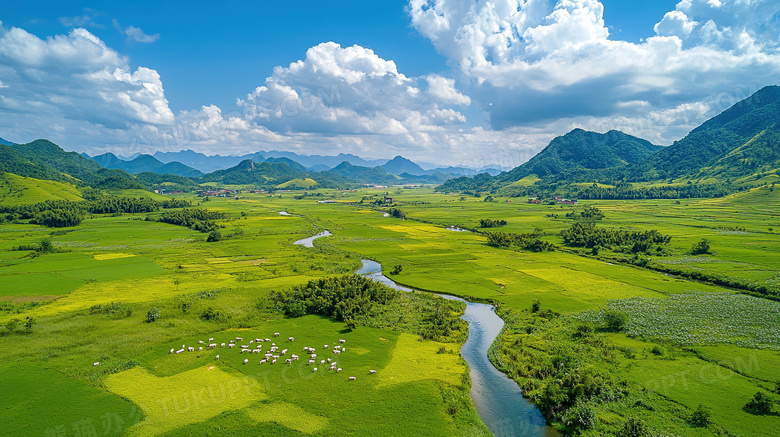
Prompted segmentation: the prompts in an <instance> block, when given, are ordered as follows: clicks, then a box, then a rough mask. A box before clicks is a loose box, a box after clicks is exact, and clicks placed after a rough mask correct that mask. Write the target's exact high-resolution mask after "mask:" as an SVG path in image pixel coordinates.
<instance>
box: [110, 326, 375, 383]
mask: <svg viewBox="0 0 780 437" xmlns="http://www.w3.org/2000/svg"><path fill="white" fill-rule="evenodd" d="M280 335H281V334H280V333H278V332H274V337H279V336H280ZM243 341H244V339H243V337H236V338H235V339H234V340H229V341H227V342H225V343H215V342H214V338H213V337H212V338H209V339H208V343H206V342H205V341H203V340H200V341H198V346H189V347H187V346H186V345H181V349H176V348H171V350H170V352H169V354H181V353H184V352H185V351H187V352H197V351H202V350H203V348H204V347H207V348H209V349H217V348H225V347H226V348H228V349H237V350H238V351H239V352H240V353H242V354H246V353H249V354H263V345H264V344H270V347H269V348H268V350H267V352H265V353H264V354H263V357H264V358H263V359H261V360H260V361H259V362H258V364H276V361H277V360H280V359H282V358H283V357H284V362H285V364H292V363H293V362H295V361H298V360H299V359H300V357H299V356H298V355H297V354H293V353H290V355H289V358H287V356H288V355H287V353H288V351H289V349H288V348H284V349H281V350H279V349H280V346H277V345H276V343H275V342H273V341H272V340H271V339H270V338H255V339H254V340H249V341H248V342H246V344H241V343H242V342H243ZM287 341H288V342H289V343H292V342H294V341H295V337H288V338H287ZM346 342H347V341H346V340H339V341H338V344H336V345H334V346H333V347H332V348H331V347H330V345H328V344H325V345H323V346H322V349H325V350H330V351H331V352H332V353H333V355H335V356H336V357H338V356H339V355H341V354H342V353H344V352H346V350H347V348H345V347H344V344H345V343H346ZM302 352H303V353H306V354H308V356H309V365H314V366H316V365H317V349H316V348H313V347H310V346H304V347H303V350H302ZM321 358H322V357H320V360H319V363H320V365H322V366H324V365H326V364H327V365H328V366H329V367H328V370H329V371H335V372H336V373H341V372H342V371H343V369H342V368H341V367H338V363H337V362H336V361H334V360H335V358H327V359H321ZM215 359H216V360H219V355H217V356H216V357H215ZM249 362H250V360H249V358H246V359H244V364H249ZM98 364H99V363H95V365H98ZM317 369H318V368H317V367H314V368H313V369H312V372H314V373H317ZM369 374H370V375H374V374H376V370H369ZM355 380H357V377H355V376H350V377H349V381H355Z"/></svg>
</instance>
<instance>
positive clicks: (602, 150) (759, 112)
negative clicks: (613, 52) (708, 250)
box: [0, 86, 780, 194]
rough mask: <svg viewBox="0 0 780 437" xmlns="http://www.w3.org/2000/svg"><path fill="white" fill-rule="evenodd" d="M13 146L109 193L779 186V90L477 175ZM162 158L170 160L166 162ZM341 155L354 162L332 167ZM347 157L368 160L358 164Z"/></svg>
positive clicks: (41, 143)
mask: <svg viewBox="0 0 780 437" xmlns="http://www.w3.org/2000/svg"><path fill="white" fill-rule="evenodd" d="M6 143H8V142H7V141H5V140H2V139H0V171H2V172H8V173H13V174H17V175H19V176H26V177H31V178H36V179H46V180H53V181H60V182H68V183H71V184H73V185H76V186H78V187H93V188H103V189H106V188H147V189H151V188H153V187H158V186H159V187H161V186H163V185H164V186H166V187H168V188H169V189H170V187H180V188H186V189H193V188H194V187H197V184H199V183H203V182H219V183H224V184H239V185H243V184H247V185H254V186H257V187H263V188H269V189H279V188H290V189H294V188H312V187H323V188H351V187H356V186H359V185H361V184H382V185H394V184H410V183H427V184H442V185H441V186H440V187H439V188H438V189H439V190H442V191H461V192H468V191H470V192H479V191H485V192H498V193H504V194H522V193H523V190H525V192H527V191H529V189H533V188H534V187H540V186H545V187H548V188H550V189H558V188H560V187H565V186H567V185H571V184H574V185H578V186H582V185H583V183H585V185H586V186H589V184H593V183H596V182H599V183H602V184H608V185H613V186H618V185H626V184H628V185H630V183H631V182H644V181H653V182H661V183H665V184H677V185H679V184H685V183H689V184H690V183H694V184H710V185H712V184H737V185H739V186H744V185H747V186H751V185H756V184H762V183H771V182H775V181H776V180H778V176H780V152H779V149H778V144H779V143H780V87H777V86H770V87H766V88H763V89H761V90H759V91H758V92H756V93H755V94H754V95H752V96H751V97H749V98H747V99H745V100H743V101H741V102H739V103H737V104H736V105H734V106H733V107H731V108H729V109H727V110H726V111H724V112H723V113H721V114H719V115H717V116H715V117H713V118H712V119H710V120H707V121H706V122H705V123H703V124H702V125H701V126H699V127H697V128H696V129H694V130H692V131H691V132H690V133H689V134H688V135H687V136H685V137H684V138H682V139H681V140H679V141H676V142H675V143H674V144H672V145H671V146H668V147H661V146H657V145H653V144H651V143H650V142H648V141H646V140H643V139H641V138H637V137H634V136H631V135H628V134H626V133H623V132H619V131H614V130H613V131H609V132H606V133H597V132H589V131H585V130H582V129H574V130H572V131H571V132H569V133H567V134H566V135H563V136H560V137H557V138H555V139H553V140H552V141H551V142H550V143H549V144H548V145H547V147H545V148H544V149H543V150H542V151H541V152H539V153H538V154H537V155H536V156H534V157H533V158H532V159H530V160H529V161H528V162H526V163H524V164H522V165H520V166H519V167H516V168H514V169H512V170H510V171H506V172H502V173H500V174H497V175H491V174H487V173H481V174H475V173H476V172H474V171H473V170H471V173H466V171H465V170H466V169H461V168H458V167H448V168H440V169H430V170H425V169H423V168H422V167H421V166H420V165H418V164H416V163H415V162H413V161H411V160H408V159H406V158H403V157H401V156H396V157H395V158H393V159H391V160H389V161H384V162H382V161H367V160H363V159H361V158H358V157H356V156H354V155H343V154H342V155H338V156H337V157H325V156H322V155H312V156H308V157H306V156H304V155H297V154H295V153H292V152H289V153H284V154H285V155H287V156H264V155H263V153H266V152H258V153H256V154H251V155H247V156H250V157H249V158H246V159H242V160H240V161H238V162H236V163H235V164H234V165H232V166H230V167H228V168H220V169H218V170H214V171H211V172H209V173H206V174H203V173H202V172H201V171H200V170H198V169H197V168H194V167H192V166H189V165H188V164H186V163H182V162H180V161H173V160H170V159H172V158H174V157H178V158H181V159H184V160H185V161H187V162H189V163H192V162H199V163H201V164H203V163H205V162H206V161H208V160H215V163H216V164H213V165H217V166H223V165H226V164H228V163H229V162H232V161H231V160H235V159H237V157H221V156H218V155H217V156H213V157H207V156H206V155H203V154H200V153H197V152H192V151H183V152H175V153H166V154H160V153H156V154H155V155H154V156H152V155H138V156H136V157H135V158H133V159H131V160H123V159H120V158H118V157H117V156H115V155H113V154H110V153H106V154H103V155H99V156H95V157H93V158H88V157H85V156H83V155H80V154H78V153H75V152H66V151H64V150H63V149H61V148H60V147H59V146H57V145H56V144H54V143H52V142H50V141H48V140H45V139H41V140H36V141H33V142H30V143H27V144H6ZM266 154H268V153H266ZM160 156H163V157H164V158H165V159H166V160H168V161H167V162H164V161H163V160H162V159H159V157H160ZM293 158H296V159H293ZM339 158H347V159H344V160H342V161H341V162H339V163H337V164H336V165H334V166H332V167H330V166H329V165H330V164H331V163H333V162H335V159H339ZM298 159H300V160H302V161H304V162H305V163H306V164H312V165H309V166H307V165H306V164H304V163H302V162H300V161H298ZM350 160H353V161H357V162H358V163H367V164H368V165H357V164H353V163H352V162H350ZM373 164H376V165H373ZM326 168H327V169H326ZM461 170H464V172H463V173H460V174H461V175H463V174H465V176H460V177H456V176H459V174H458V173H459V172H460V171H461ZM469 175H472V176H469ZM656 185H658V184H656ZM529 187H530V188H529ZM721 192H722V191H718V193H721Z"/></svg>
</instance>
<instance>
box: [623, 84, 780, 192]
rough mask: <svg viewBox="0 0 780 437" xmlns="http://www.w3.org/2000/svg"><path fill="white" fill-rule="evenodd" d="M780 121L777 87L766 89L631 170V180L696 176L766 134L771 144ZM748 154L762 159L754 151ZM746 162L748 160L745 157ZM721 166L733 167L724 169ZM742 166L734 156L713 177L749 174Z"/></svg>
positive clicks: (722, 163)
mask: <svg viewBox="0 0 780 437" xmlns="http://www.w3.org/2000/svg"><path fill="white" fill-rule="evenodd" d="M779 119H780V87H778V86H768V87H764V88H762V89H760V90H759V91H757V92H756V93H755V94H753V95H752V96H750V97H748V98H747V99H745V100H742V101H741V102H739V103H737V104H736V105H734V106H732V107H731V108H729V109H727V110H725V111H723V112H722V113H721V114H720V115H717V116H715V117H713V118H711V119H710V120H708V121H707V122H705V123H704V124H702V125H701V126H699V127H697V128H696V129H694V130H692V131H691V133H689V134H688V135H687V136H686V137H685V138H683V139H681V140H679V141H676V142H675V143H674V144H672V145H671V146H669V147H665V148H664V149H663V150H661V151H660V152H658V153H656V154H655V155H653V156H652V157H650V158H649V159H647V160H646V161H645V162H643V163H642V164H641V165H639V166H637V167H636V168H634V169H632V171H631V172H630V173H629V175H628V178H629V179H631V180H658V179H667V178H677V177H682V176H690V175H696V174H698V173H699V172H700V171H701V170H702V169H703V168H705V167H713V166H716V163H718V162H719V161H721V160H722V159H724V158H726V156H727V155H729V154H730V153H731V152H734V151H736V150H737V149H738V148H741V147H742V146H744V145H746V144H747V143H748V142H750V141H751V140H753V139H754V138H756V137H757V136H759V135H761V134H762V132H765V131H768V133H769V134H764V135H765V137H766V138H765V140H764V141H771V139H770V138H771V137H772V135H771V132H772V131H774V130H775V129H776V128H775V127H774V126H775V124H776V123H777V121H778V120H779ZM759 146H760V144H756V145H755V147H751V148H752V149H754V151H753V152H748V155H751V156H753V154H755V156H756V157H758V156H763V155H762V153H763V152H759V151H758V150H755V148H756V147H759ZM740 155H741V156H745V158H746V159H749V157H748V156H747V155H742V154H740ZM724 165H730V166H735V168H732V169H726V168H725V167H724ZM752 165H755V166H758V163H755V164H750V165H747V166H745V165H744V162H742V161H740V160H739V158H737V157H736V156H734V157H732V158H729V159H728V160H726V161H722V162H720V164H718V165H717V167H719V170H717V171H716V173H713V174H718V173H720V174H741V175H745V173H746V172H750V170H751V168H750V167H751V166H752ZM756 168H758V167H756Z"/></svg>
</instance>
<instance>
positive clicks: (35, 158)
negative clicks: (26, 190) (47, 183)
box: [0, 140, 143, 189]
mask: <svg viewBox="0 0 780 437" xmlns="http://www.w3.org/2000/svg"><path fill="white" fill-rule="evenodd" d="M0 147H3V148H7V149H3V150H4V152H0V153H2V154H3V155H4V157H7V158H9V159H10V161H9V162H8V163H6V162H5V161H6V160H5V159H3V160H2V161H3V163H2V164H0V170H3V171H8V172H10V173H14V174H18V175H20V176H28V177H34V178H36V179H45V180H54V181H67V182H71V183H74V184H76V185H79V186H90V187H93V188H112V189H125V188H143V186H142V185H141V184H140V183H138V181H137V180H135V178H133V177H132V176H131V175H129V174H127V173H126V172H124V171H121V170H110V169H106V168H103V167H101V166H100V164H98V163H97V162H95V161H92V160H91V159H87V158H85V157H83V156H81V155H80V154H78V153H75V152H66V151H64V150H62V149H61V148H60V147H59V146H58V145H56V144H54V143H52V142H51V141H49V140H35V141H33V142H30V143H27V144H14V145H13V146H0ZM9 149H10V150H12V151H13V152H9Z"/></svg>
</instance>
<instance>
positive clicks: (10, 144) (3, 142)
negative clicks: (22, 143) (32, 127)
mask: <svg viewBox="0 0 780 437" xmlns="http://www.w3.org/2000/svg"><path fill="white" fill-rule="evenodd" d="M0 144H2V145H6V146H12V145H13V144H14V143H12V142H10V141H8V140H6V139H3V138H0Z"/></svg>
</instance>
